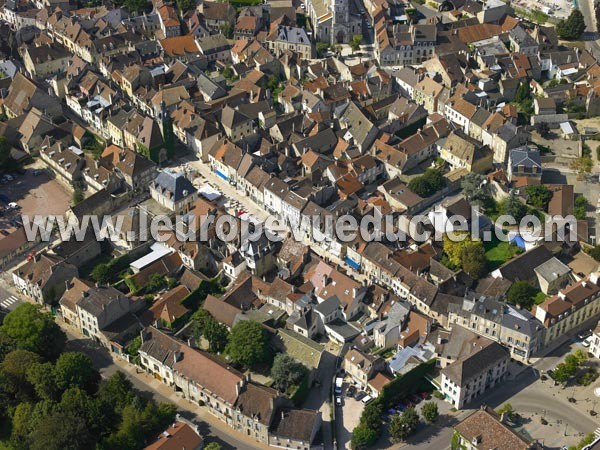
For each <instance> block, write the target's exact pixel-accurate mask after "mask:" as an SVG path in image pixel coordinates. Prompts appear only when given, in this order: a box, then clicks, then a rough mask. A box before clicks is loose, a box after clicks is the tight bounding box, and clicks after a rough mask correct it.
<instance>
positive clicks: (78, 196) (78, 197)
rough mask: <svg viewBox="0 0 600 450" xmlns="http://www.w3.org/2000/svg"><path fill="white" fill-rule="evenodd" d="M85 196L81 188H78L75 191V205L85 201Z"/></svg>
mask: <svg viewBox="0 0 600 450" xmlns="http://www.w3.org/2000/svg"><path fill="white" fill-rule="evenodd" d="M84 198H85V196H84V195H83V191H82V190H81V188H78V187H76V188H75V190H74V191H73V199H72V200H73V205H77V204H79V203H81V202H82V201H83V199H84Z"/></svg>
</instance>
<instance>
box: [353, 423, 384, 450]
mask: <svg viewBox="0 0 600 450" xmlns="http://www.w3.org/2000/svg"><path fill="white" fill-rule="evenodd" d="M377 436H378V433H377V431H376V430H374V429H373V428H369V427H368V426H366V425H364V424H362V423H361V424H359V425H358V426H357V427H355V428H354V430H353V431H352V441H351V442H350V444H351V445H352V448H353V449H356V450H358V449H364V448H368V447H370V446H371V445H373V444H374V443H375V441H377Z"/></svg>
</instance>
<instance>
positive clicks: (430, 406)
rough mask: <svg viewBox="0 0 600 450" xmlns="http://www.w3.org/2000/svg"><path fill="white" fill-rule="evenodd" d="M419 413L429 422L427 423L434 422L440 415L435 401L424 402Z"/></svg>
mask: <svg viewBox="0 0 600 450" xmlns="http://www.w3.org/2000/svg"><path fill="white" fill-rule="evenodd" d="M421 414H422V415H423V418H424V419H425V420H426V421H427V422H429V423H433V422H435V421H436V420H437V419H438V417H439V415H440V414H439V411H438V406H437V403H435V402H427V403H424V404H423V407H422V408H421Z"/></svg>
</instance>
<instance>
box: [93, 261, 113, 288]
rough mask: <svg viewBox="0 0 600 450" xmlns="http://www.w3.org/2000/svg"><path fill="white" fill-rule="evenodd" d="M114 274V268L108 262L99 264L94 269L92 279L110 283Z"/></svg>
mask: <svg viewBox="0 0 600 450" xmlns="http://www.w3.org/2000/svg"><path fill="white" fill-rule="evenodd" d="M112 276H113V270H112V269H111V267H110V266H109V265H108V264H98V265H97V266H96V267H94V269H93V270H92V279H93V280H94V281H95V282H97V283H101V284H106V283H108V282H109V281H110V280H111V278H112Z"/></svg>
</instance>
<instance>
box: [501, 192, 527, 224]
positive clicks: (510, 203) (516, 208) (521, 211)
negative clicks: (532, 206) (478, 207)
mask: <svg viewBox="0 0 600 450" xmlns="http://www.w3.org/2000/svg"><path fill="white" fill-rule="evenodd" d="M500 209H501V212H502V214H505V215H508V216H511V217H513V218H514V219H515V220H516V221H517V223H519V222H520V221H521V219H523V217H525V215H526V214H527V206H525V205H524V204H523V203H521V202H520V201H519V199H518V198H517V196H516V195H515V194H514V193H512V194H511V195H510V196H509V197H508V198H507V199H506V200H505V201H504V202H503V203H502V205H501V208H500Z"/></svg>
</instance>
